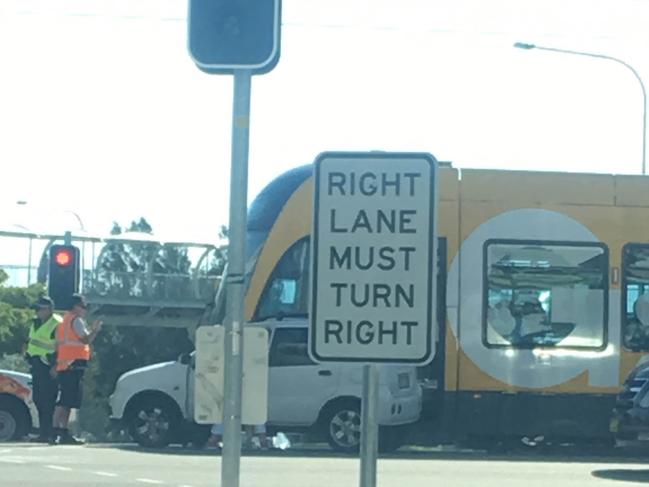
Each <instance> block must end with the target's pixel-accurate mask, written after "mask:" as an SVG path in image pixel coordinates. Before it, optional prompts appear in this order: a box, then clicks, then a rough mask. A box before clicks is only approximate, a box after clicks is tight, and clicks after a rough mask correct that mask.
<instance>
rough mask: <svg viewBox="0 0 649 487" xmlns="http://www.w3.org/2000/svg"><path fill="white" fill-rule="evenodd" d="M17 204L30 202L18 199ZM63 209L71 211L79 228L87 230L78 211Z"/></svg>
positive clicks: (21, 204) (25, 204)
mask: <svg viewBox="0 0 649 487" xmlns="http://www.w3.org/2000/svg"><path fill="white" fill-rule="evenodd" d="M16 204H17V205H20V206H27V205H28V204H29V202H28V201H25V200H18V201H16ZM62 211H63V213H69V214H71V215H72V216H74V217H75V218H76V219H77V223H78V224H79V229H80V230H81V231H83V232H85V231H86V227H85V225H84V224H83V220H82V219H81V217H80V216H79V214H78V213H77V212H76V211H72V210H62Z"/></svg>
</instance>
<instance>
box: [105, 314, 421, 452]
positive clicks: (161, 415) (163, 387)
mask: <svg viewBox="0 0 649 487" xmlns="http://www.w3.org/2000/svg"><path fill="white" fill-rule="evenodd" d="M264 328H266V329H267V330H268V332H269V340H270V350H269V372H268V373H269V377H268V394H269V396H268V422H267V424H266V426H267V428H268V430H269V433H271V434H272V433H273V432H274V431H280V430H281V431H284V432H303V433H307V434H309V436H311V437H313V436H314V435H315V436H316V437H318V438H321V439H324V440H326V441H327V442H328V443H329V444H330V446H331V447H332V448H333V449H335V450H338V451H342V452H354V451H356V450H357V449H358V446H359V442H360V431H361V429H360V420H361V399H360V398H361V391H362V376H363V374H362V366H360V365H349V364H317V363H315V362H313V361H312V360H311V358H310V357H309V354H308V343H307V342H308V327H307V325H306V321H305V319H295V318H281V319H275V320H273V321H272V322H264ZM379 383H380V384H379V412H378V417H379V425H380V426H381V428H380V435H381V436H380V445H381V449H382V450H384V451H389V450H395V449H397V448H399V447H400V446H401V445H402V444H403V441H404V439H405V434H406V432H407V431H406V430H407V425H410V424H412V423H414V422H416V421H417V420H418V419H419V416H420V413H421V404H422V401H421V395H422V392H421V387H420V385H419V383H418V381H417V376H416V368H415V367H413V366H400V365H389V366H387V365H386V366H381V367H380V379H379ZM193 395H194V360H193V356H181V358H180V359H179V360H177V361H174V362H165V363H159V364H155V365H150V366H148V367H143V368H140V369H136V370H132V371H130V372H127V373H125V374H123V375H122V376H121V377H120V378H119V379H118V381H117V384H116V386H115V391H114V393H113V394H112V395H111V397H110V406H111V410H112V419H113V420H114V421H118V422H121V423H122V424H123V425H125V427H126V428H127V429H128V431H129V433H130V434H131V436H132V437H133V439H134V440H135V441H137V442H138V443H139V444H140V445H143V446H148V447H162V446H166V445H167V444H169V443H172V442H178V441H180V442H183V441H185V442H189V441H193V440H191V438H196V437H197V436H198V437H199V439H200V437H206V436H205V435H206V428H204V427H203V428H201V427H199V426H198V425H197V424H196V423H195V422H194V412H193V401H194V398H193Z"/></svg>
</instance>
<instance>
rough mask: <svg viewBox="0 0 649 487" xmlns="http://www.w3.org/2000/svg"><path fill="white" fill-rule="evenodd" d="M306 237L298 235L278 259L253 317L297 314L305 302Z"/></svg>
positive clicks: (304, 305)
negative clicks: (298, 239)
mask: <svg viewBox="0 0 649 487" xmlns="http://www.w3.org/2000/svg"><path fill="white" fill-rule="evenodd" d="M308 296H309V240H308V239H302V240H300V241H298V242H297V243H295V244H294V245H293V246H292V247H291V248H289V249H288V250H287V251H286V252H285V253H284V255H283V256H282V258H281V259H280V260H279V262H278V263H277V265H276V266H275V269H274V270H273V273H272V275H271V277H270V279H269V280H268V283H267V284H266V288H265V289H264V292H263V294H262V296H261V300H260V301H259V306H258V308H257V313H256V319H257V320H263V319H267V318H271V317H281V316H300V315H304V316H306V314H307V308H308V305H309V297H308Z"/></svg>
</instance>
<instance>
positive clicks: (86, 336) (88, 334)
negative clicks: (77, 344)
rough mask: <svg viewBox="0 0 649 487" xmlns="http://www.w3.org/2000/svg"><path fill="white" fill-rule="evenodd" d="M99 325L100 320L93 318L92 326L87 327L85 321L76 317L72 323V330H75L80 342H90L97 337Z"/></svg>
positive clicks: (100, 323)
mask: <svg viewBox="0 0 649 487" xmlns="http://www.w3.org/2000/svg"><path fill="white" fill-rule="evenodd" d="M101 325H102V322H101V320H95V321H94V322H93V324H92V326H91V327H90V328H89V327H88V326H87V325H86V322H85V321H83V320H82V319H80V318H76V319H75V320H74V323H73V326H74V331H76V332H77V335H79V340H81V342H82V343H85V344H90V343H92V342H93V341H94V339H95V338H97V335H98V334H99V331H100V330H101Z"/></svg>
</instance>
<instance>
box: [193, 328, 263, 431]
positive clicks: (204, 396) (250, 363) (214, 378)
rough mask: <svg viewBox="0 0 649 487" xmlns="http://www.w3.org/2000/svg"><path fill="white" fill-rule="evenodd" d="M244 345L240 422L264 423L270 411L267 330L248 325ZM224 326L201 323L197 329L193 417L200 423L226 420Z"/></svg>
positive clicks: (245, 330)
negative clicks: (224, 410)
mask: <svg viewBox="0 0 649 487" xmlns="http://www.w3.org/2000/svg"><path fill="white" fill-rule="evenodd" d="M243 332H244V343H245V346H244V348H243V385H242V390H241V395H242V400H241V404H242V407H241V422H242V423H243V424H252V425H257V424H264V423H265V422H266V417H267V415H268V332H267V331H266V329H265V328H260V327H246V328H244V330H243ZM224 337H225V328H224V327H223V326H220V325H217V326H201V327H199V328H198V329H197V330H196V364H195V368H194V420H195V421H196V422H197V423H200V424H214V423H221V422H222V421H223V405H224V404H223V403H224V398H223V392H224V390H225V389H224V384H223V380H224V376H223V371H224V356H225V348H224V344H225V342H224Z"/></svg>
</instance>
